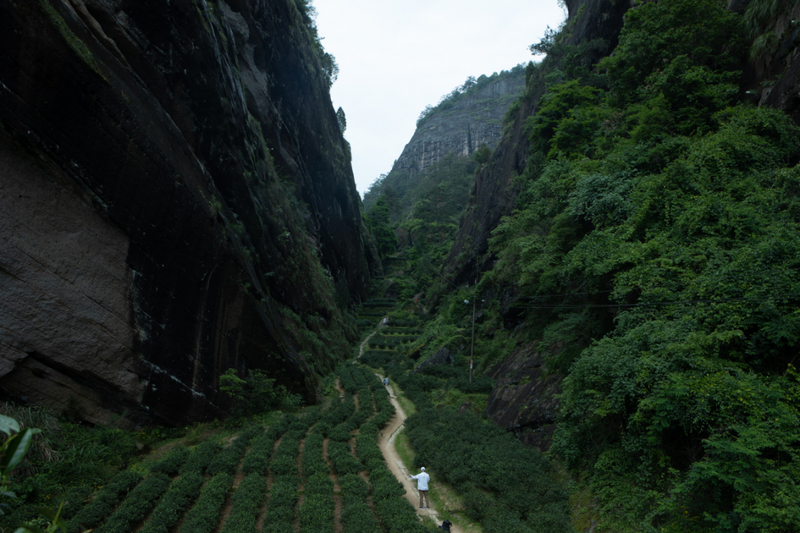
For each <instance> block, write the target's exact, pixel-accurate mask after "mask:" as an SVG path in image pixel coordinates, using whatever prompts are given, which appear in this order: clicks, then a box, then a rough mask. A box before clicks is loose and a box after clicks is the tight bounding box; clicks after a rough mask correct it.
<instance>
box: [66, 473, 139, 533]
mask: <svg viewBox="0 0 800 533" xmlns="http://www.w3.org/2000/svg"><path fill="white" fill-rule="evenodd" d="M141 480H142V475H141V474H139V473H137V472H134V471H132V470H125V471H124V472H120V473H119V474H117V475H116V476H114V477H113V478H112V479H111V481H109V482H108V484H107V485H105V486H104V487H103V488H102V489H100V491H99V492H98V493H97V496H95V498H94V499H93V500H92V501H91V502H90V503H89V504H87V505H86V506H85V507H84V508H83V509H81V510H80V511H79V512H78V513H77V514H76V515H75V517H74V518H73V519H72V520H70V521H69V522H68V523H67V531H68V532H69V533H79V532H81V531H85V530H87V529H91V528H93V527H95V526H96V525H98V524H99V523H100V522H101V521H103V520H105V519H106V518H108V517H109V516H110V515H111V513H112V512H113V511H114V509H115V508H116V507H117V504H119V502H120V500H121V499H122V497H123V496H125V494H127V493H128V491H129V490H131V489H132V488H133V487H135V486H136V485H137V484H138V483H139V482H140V481H141Z"/></svg>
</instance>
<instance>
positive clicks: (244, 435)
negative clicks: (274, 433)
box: [206, 426, 264, 476]
mask: <svg viewBox="0 0 800 533" xmlns="http://www.w3.org/2000/svg"><path fill="white" fill-rule="evenodd" d="M263 431H264V428H263V427H261V426H253V427H250V428H248V429H246V430H244V431H243V432H241V433H240V434H239V435H238V436H237V437H236V439H235V440H234V441H233V442H231V443H230V444H229V445H228V446H227V447H226V448H224V449H223V450H222V451H221V452H220V453H218V454H217V455H216V456H215V457H214V459H213V460H212V461H211V463H210V464H209V465H208V468H207V469H206V473H207V474H209V475H211V476H214V475H216V474H220V473H222V472H227V473H228V474H233V473H234V472H235V471H236V467H237V466H238V465H239V461H241V460H242V456H243V455H244V454H245V452H246V451H247V447H248V446H249V445H250V441H251V440H252V439H253V438H255V437H257V436H258V435H260V434H261V433H262V432H263Z"/></svg>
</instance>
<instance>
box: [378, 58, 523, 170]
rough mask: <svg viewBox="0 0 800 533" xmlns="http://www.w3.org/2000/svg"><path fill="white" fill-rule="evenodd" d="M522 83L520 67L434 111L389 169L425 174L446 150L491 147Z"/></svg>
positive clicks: (461, 152)
mask: <svg viewBox="0 0 800 533" xmlns="http://www.w3.org/2000/svg"><path fill="white" fill-rule="evenodd" d="M524 87H525V75H524V71H523V70H522V69H519V71H518V72H513V73H512V75H510V76H504V77H500V78H499V79H498V80H496V81H493V82H491V83H489V84H487V85H486V86H485V87H483V88H481V89H480V90H479V91H477V92H476V93H475V94H472V95H469V96H467V97H465V98H462V99H461V100H459V101H458V102H456V104H455V105H454V106H453V107H452V108H451V109H448V110H447V111H442V112H438V113H436V114H434V115H433V116H431V117H430V118H429V119H427V120H426V121H425V122H424V123H423V124H422V125H421V126H420V127H419V128H417V130H416V131H415V132H414V136H413V137H411V140H410V141H409V142H408V144H406V146H405V148H403V153H402V154H400V157H399V158H398V159H397V161H396V162H395V164H394V166H393V167H392V172H402V173H405V174H406V175H407V176H408V177H411V176H413V175H414V174H424V173H425V172H427V171H428V170H429V169H430V167H431V165H433V164H435V163H438V162H439V161H441V160H442V158H443V157H444V156H446V155H447V154H458V155H464V156H469V155H471V154H472V152H474V151H475V150H477V149H478V148H480V146H481V145H483V144H485V145H487V146H488V147H490V148H494V147H495V146H496V145H497V143H498V142H499V141H500V137H501V135H502V132H503V125H502V122H503V116H504V115H505V113H506V111H507V110H508V108H509V106H510V105H511V103H512V102H513V101H514V100H516V98H517V97H518V96H519V95H520V93H521V92H522V89H523V88H524Z"/></svg>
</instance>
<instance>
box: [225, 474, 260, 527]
mask: <svg viewBox="0 0 800 533" xmlns="http://www.w3.org/2000/svg"><path fill="white" fill-rule="evenodd" d="M266 492H267V478H266V477H264V476H262V475H260V474H250V475H249V476H247V477H245V478H244V480H242V483H241V484H240V485H239V488H238V489H236V492H234V493H233V509H232V510H231V514H230V516H229V517H228V519H227V520H225V526H224V527H223V528H222V533H251V532H253V531H255V529H256V520H257V519H258V510H259V509H260V508H261V503H262V502H263V501H264V495H265V494H266Z"/></svg>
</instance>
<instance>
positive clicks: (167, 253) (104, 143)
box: [0, 0, 375, 424]
mask: <svg viewBox="0 0 800 533" xmlns="http://www.w3.org/2000/svg"><path fill="white" fill-rule="evenodd" d="M323 59H324V56H323V55H322V50H321V47H320V46H319V44H318V41H317V40H316V38H315V34H314V30H313V26H312V25H311V21H310V19H308V16H307V15H306V14H305V13H304V12H303V11H302V6H301V5H300V6H299V5H298V4H296V3H295V2H294V1H293V0H277V1H271V2H267V1H264V0H231V1H230V2H225V1H224V0H220V2H219V3H216V4H209V3H206V2H205V1H204V0H199V1H198V2H193V1H191V0H177V1H176V0H173V1H171V2H169V3H166V4H162V3H155V4H154V3H150V2H134V1H132V0H131V1H128V0H85V1H84V0H70V1H69V2H67V1H66V0H39V1H36V2H26V3H21V2H14V1H12V0H0V294H2V297H0V326H2V327H0V386H2V387H4V388H6V389H8V390H11V391H15V392H17V393H20V394H24V395H27V396H28V397H29V398H30V399H31V400H33V401H36V402H42V403H47V404H50V405H54V406H56V407H64V406H66V405H68V404H69V405H73V406H76V407H78V408H79V409H81V410H82V411H83V414H84V417H85V418H86V419H87V420H89V421H92V422H95V423H105V422H108V421H109V419H110V418H111V417H112V416H113V415H114V414H124V415H125V417H126V419H127V420H128V421H129V423H131V424H133V423H137V422H143V421H144V422H146V421H152V420H157V421H160V422H165V423H172V424H180V423H185V422H187V421H192V420H200V419H207V418H209V417H212V416H218V415H224V413H225V411H226V409H227V408H228V407H229V405H228V400H227V398H226V397H225V396H224V395H221V394H220V393H219V391H218V376H219V374H220V373H222V372H224V371H225V370H226V369H227V368H230V367H233V368H237V369H239V371H241V372H244V371H245V370H246V369H247V368H262V369H266V370H267V371H268V373H269V374H270V376H271V377H275V378H277V380H278V383H281V384H285V385H287V386H288V387H290V388H291V389H293V390H295V391H297V392H301V393H302V394H303V395H304V396H305V397H306V399H307V400H308V401H313V400H314V398H315V394H316V393H315V387H316V385H317V380H318V378H317V375H319V374H322V373H325V372H327V371H328V370H329V369H331V368H332V367H333V365H335V363H336V360H337V356H338V355H339V354H340V353H346V351H347V350H346V348H345V347H346V345H347V341H348V338H347V336H348V335H349V336H351V337H352V336H353V335H355V332H354V330H353V329H348V328H346V327H344V321H343V318H342V314H341V312H340V311H339V309H338V308H337V305H336V304H335V302H334V287H336V288H337V289H339V290H337V291H336V293H337V294H341V293H343V292H346V291H348V290H349V291H350V293H351V294H353V295H354V296H353V297H354V298H355V299H356V300H358V299H360V298H363V297H364V295H365V290H366V287H367V286H368V281H369V269H370V265H369V264H368V261H367V255H366V254H365V246H366V245H365V238H364V237H363V235H362V227H361V217H360V213H359V201H358V197H357V193H356V191H355V186H354V184H353V179H352V171H351V169H350V164H349V147H348V146H347V144H346V142H345V141H344V140H343V138H342V136H341V133H340V132H339V130H338V126H337V122H336V117H335V113H334V111H333V108H332V106H331V103H330V97H329V95H328V81H327V79H326V76H325V73H324V67H323V65H324V62H323ZM373 268H375V267H374V265H373ZM344 303H346V302H344ZM340 305H342V303H341V302H340ZM350 340H352V339H350Z"/></svg>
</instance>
